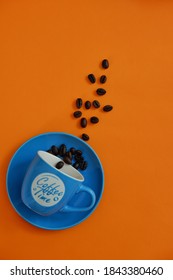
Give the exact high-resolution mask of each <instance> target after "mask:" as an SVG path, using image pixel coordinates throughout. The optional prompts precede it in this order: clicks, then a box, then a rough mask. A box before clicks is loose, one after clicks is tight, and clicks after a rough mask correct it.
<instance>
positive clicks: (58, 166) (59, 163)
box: [55, 161, 64, 169]
mask: <svg viewBox="0 0 173 280" xmlns="http://www.w3.org/2000/svg"><path fill="white" fill-rule="evenodd" d="M63 166H64V162H63V161H59V162H58V163H57V164H56V165H55V167H56V168H58V169H61V168H62V167H63Z"/></svg>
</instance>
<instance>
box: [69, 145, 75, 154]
mask: <svg viewBox="0 0 173 280" xmlns="http://www.w3.org/2000/svg"><path fill="white" fill-rule="evenodd" d="M70 152H71V154H72V155H74V154H75V152H76V149H75V148H73V147H71V148H70Z"/></svg>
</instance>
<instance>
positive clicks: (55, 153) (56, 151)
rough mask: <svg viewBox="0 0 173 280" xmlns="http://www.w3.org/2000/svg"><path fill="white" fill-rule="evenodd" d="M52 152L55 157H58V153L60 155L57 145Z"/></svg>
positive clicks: (52, 148)
mask: <svg viewBox="0 0 173 280" xmlns="http://www.w3.org/2000/svg"><path fill="white" fill-rule="evenodd" d="M51 151H52V154H53V155H55V156H57V155H58V153H59V150H58V147H56V146H55V145H53V146H52V147H51Z"/></svg>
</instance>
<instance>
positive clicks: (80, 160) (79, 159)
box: [74, 155, 84, 162]
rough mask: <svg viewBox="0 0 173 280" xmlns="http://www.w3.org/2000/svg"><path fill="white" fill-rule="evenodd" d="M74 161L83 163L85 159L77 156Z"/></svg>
mask: <svg viewBox="0 0 173 280" xmlns="http://www.w3.org/2000/svg"><path fill="white" fill-rule="evenodd" d="M74 159H75V160H76V161H77V162H82V161H83V160H84V158H83V157H82V156H79V155H75V156H74Z"/></svg>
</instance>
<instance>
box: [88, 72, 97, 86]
mask: <svg viewBox="0 0 173 280" xmlns="http://www.w3.org/2000/svg"><path fill="white" fill-rule="evenodd" d="M88 79H89V81H90V82H91V83H92V84H94V83H95V82H96V78H95V76H94V74H89V75H88Z"/></svg>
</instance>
